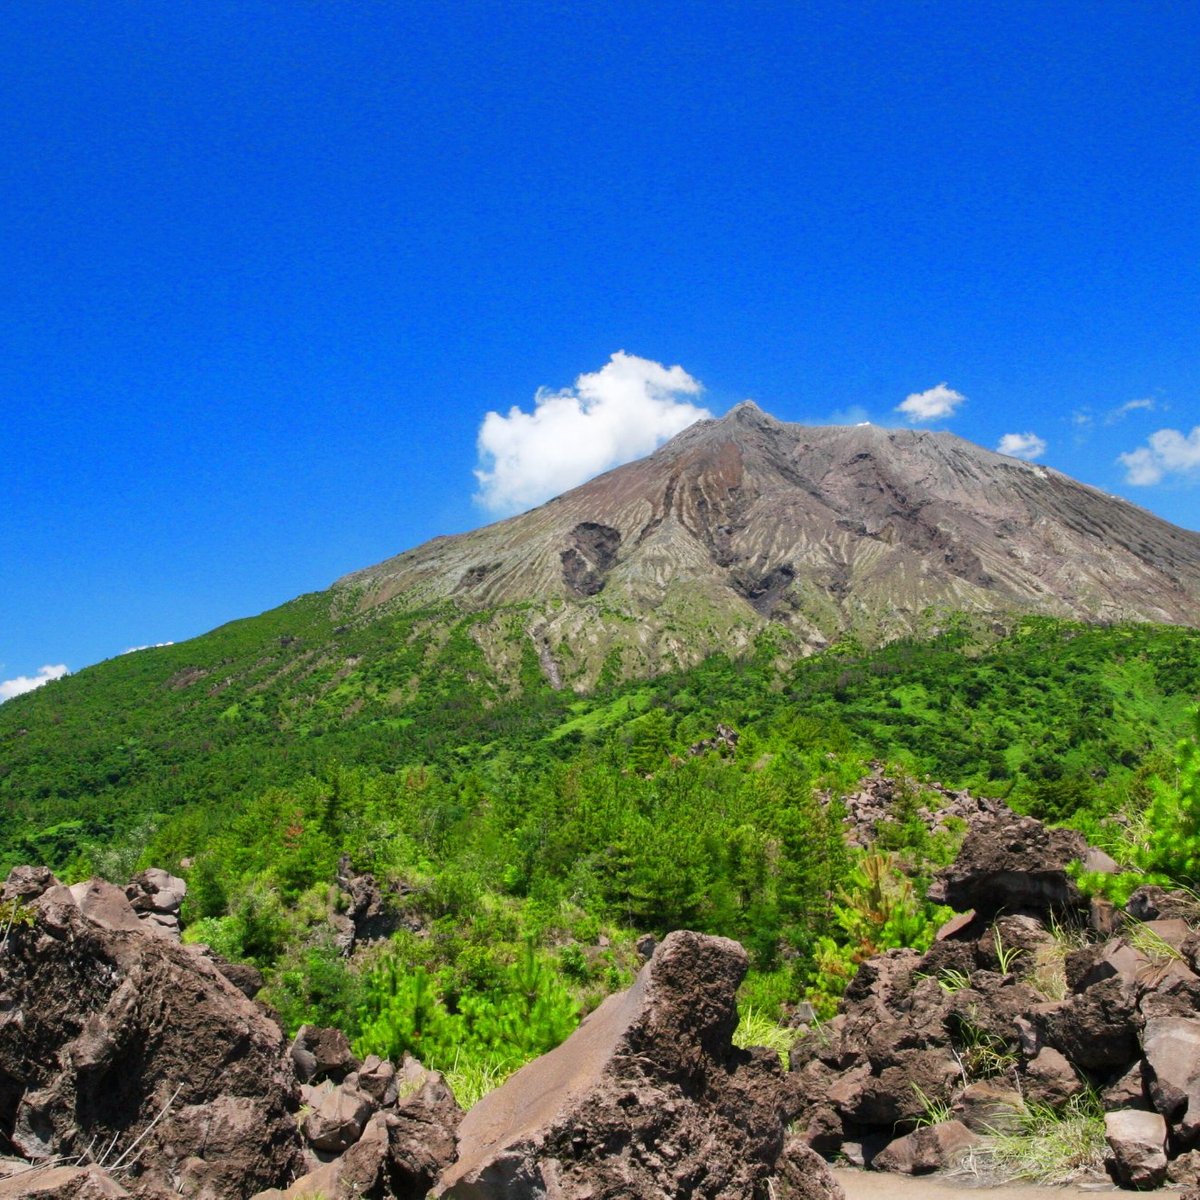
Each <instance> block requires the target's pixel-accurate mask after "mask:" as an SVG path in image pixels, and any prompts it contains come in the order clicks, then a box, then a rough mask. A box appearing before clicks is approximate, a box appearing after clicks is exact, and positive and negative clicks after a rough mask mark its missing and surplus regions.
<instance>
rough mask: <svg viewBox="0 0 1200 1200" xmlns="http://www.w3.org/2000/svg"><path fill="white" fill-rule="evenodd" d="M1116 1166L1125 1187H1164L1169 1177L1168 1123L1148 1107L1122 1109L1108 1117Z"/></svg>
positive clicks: (1107, 1132)
mask: <svg viewBox="0 0 1200 1200" xmlns="http://www.w3.org/2000/svg"><path fill="white" fill-rule="evenodd" d="M1104 1137H1105V1140H1106V1141H1107V1142H1108V1147H1109V1150H1111V1151H1112V1170H1113V1174H1114V1175H1115V1177H1116V1179H1117V1182H1118V1183H1120V1184H1121V1185H1122V1186H1123V1187H1130V1188H1138V1189H1139V1190H1145V1189H1146V1188H1156V1187H1160V1186H1161V1185H1162V1184H1163V1183H1164V1182H1165V1180H1166V1178H1167V1150H1166V1146H1167V1123H1166V1121H1164V1120H1163V1118H1162V1115H1161V1114H1160V1113H1156V1112H1147V1111H1145V1110H1144V1109H1122V1110H1119V1111H1117V1112H1110V1113H1108V1114H1106V1116H1105V1118H1104Z"/></svg>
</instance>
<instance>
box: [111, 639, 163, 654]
mask: <svg viewBox="0 0 1200 1200" xmlns="http://www.w3.org/2000/svg"><path fill="white" fill-rule="evenodd" d="M173 645H175V643H174V642H147V643H146V644H145V645H144V646H130V647H129V648H128V649H127V650H122V651H121V653H122V654H136V653H137V652H138V651H139V650H157V649H158V648H159V647H160V646H173Z"/></svg>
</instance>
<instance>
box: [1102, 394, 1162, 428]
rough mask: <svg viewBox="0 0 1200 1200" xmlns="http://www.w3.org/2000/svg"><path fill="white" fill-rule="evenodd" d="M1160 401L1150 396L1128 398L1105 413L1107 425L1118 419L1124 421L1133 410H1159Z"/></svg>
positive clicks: (1114, 422)
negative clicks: (1140, 398) (1136, 398)
mask: <svg viewBox="0 0 1200 1200" xmlns="http://www.w3.org/2000/svg"><path fill="white" fill-rule="evenodd" d="M1157 411H1158V402H1157V401H1156V400H1153V399H1151V398H1150V397H1149V396H1147V397H1145V398H1144V399H1142V400H1126V401H1125V403H1124V404H1118V405H1117V407H1116V408H1110V409H1109V410H1108V412H1106V413H1105V414H1104V423H1105V425H1115V424H1116V423H1117V422H1118V421H1123V420H1125V418H1126V417H1127V416H1129V414H1130V413H1132V412H1157Z"/></svg>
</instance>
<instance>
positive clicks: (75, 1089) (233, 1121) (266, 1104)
mask: <svg viewBox="0 0 1200 1200" xmlns="http://www.w3.org/2000/svg"><path fill="white" fill-rule="evenodd" d="M2 899H3V901H6V902H15V904H13V906H12V907H10V909H9V916H10V917H13V918H14V919H13V920H12V922H11V926H10V927H9V928H8V929H7V931H6V933H5V937H4V939H3V942H2V943H0V1132H2V1133H3V1135H4V1138H5V1144H6V1145H11V1146H12V1147H13V1148H15V1149H16V1150H17V1151H18V1152H19V1153H21V1154H22V1155H24V1156H25V1158H27V1159H29V1160H31V1161H33V1162H38V1161H49V1160H54V1159H57V1158H60V1157H66V1158H68V1159H75V1158H82V1160H83V1164H81V1165H86V1164H87V1163H88V1162H89V1161H91V1162H93V1163H96V1164H98V1165H108V1166H112V1167H115V1166H120V1167H122V1168H124V1170H125V1172H126V1173H127V1179H126V1180H125V1181H124V1183H123V1186H124V1187H125V1188H126V1189H127V1190H128V1191H129V1192H130V1193H131V1194H133V1195H135V1196H144V1197H159V1196H167V1195H179V1194H182V1195H185V1196H194V1197H214V1198H216V1197H239V1196H246V1195H248V1194H249V1193H250V1192H252V1191H254V1190H256V1189H257V1188H260V1187H263V1186H266V1185H268V1184H271V1183H274V1182H275V1181H277V1180H279V1179H280V1178H286V1177H288V1176H290V1174H291V1173H292V1172H293V1171H294V1170H296V1169H297V1168H298V1167H299V1166H300V1164H301V1161H302V1159H301V1144H300V1141H299V1139H298V1136H297V1133H296V1124H295V1118H294V1116H293V1115H292V1114H293V1112H294V1110H295V1108H296V1106H297V1103H298V1096H297V1091H296V1081H295V1078H294V1077H293V1076H292V1074H291V1072H290V1070H288V1069H287V1067H286V1065H285V1062H284V1046H283V1039H282V1035H281V1034H280V1031H279V1027H278V1026H277V1025H276V1024H275V1023H274V1022H273V1021H271V1020H270V1019H269V1018H268V1017H267V1015H266V1014H265V1012H263V1010H261V1009H260V1008H258V1007H257V1006H256V1005H255V1004H254V1003H253V1002H252V1001H250V1000H248V999H247V998H246V997H245V996H244V995H243V994H242V993H241V992H240V991H238V990H237V989H236V988H235V987H234V986H233V985H232V984H231V983H229V982H228V981H227V980H226V978H225V977H224V975H222V974H221V972H220V971H218V970H217V968H216V967H215V966H214V965H213V964H212V963H211V962H209V961H208V960H207V959H205V958H204V956H203V955H202V954H199V953H197V952H196V951H195V950H194V949H192V948H187V947H184V946H181V945H179V944H178V943H177V942H176V941H174V940H173V939H172V938H171V936H170V935H169V933H167V932H166V931H162V930H160V929H159V928H158V927H157V925H156V923H154V922H152V921H142V920H140V919H139V917H138V916H137V914H136V913H135V910H134V908H133V907H132V906H131V904H130V902H129V900H128V899H127V897H126V894H125V892H124V891H123V890H122V889H120V888H117V887H114V886H112V885H111V884H107V883H104V882H103V881H102V880H92V881H91V883H90V884H87V885H83V886H79V887H76V888H75V889H68V888H65V887H63V886H61V885H60V884H59V883H58V881H57V880H56V879H55V878H54V877H53V876H52V875H51V874H50V872H49V871H47V870H45V869H44V868H18V869H17V870H16V871H14V872H13V873H12V874H11V875H10V876H9V879H8V881H7V883H6V884H5V887H4V890H3V894H2ZM101 1160H103V1163H101ZM81 1186H82V1185H81ZM97 1194H103V1193H97Z"/></svg>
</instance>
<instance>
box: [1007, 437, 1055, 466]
mask: <svg viewBox="0 0 1200 1200" xmlns="http://www.w3.org/2000/svg"><path fill="white" fill-rule="evenodd" d="M996 453H997V454H1007V455H1008V456H1009V458H1023V459H1025V460H1026V461H1027V462H1032V461H1033V460H1034V459H1035V458H1041V457H1042V455H1043V454H1045V453H1046V439H1045V438H1040V437H1038V435H1037V434H1036V433H1006V434H1005V435H1004V436H1003V437H1002V438H1001V439H1000V444H999V445H998V446H997V447H996Z"/></svg>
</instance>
